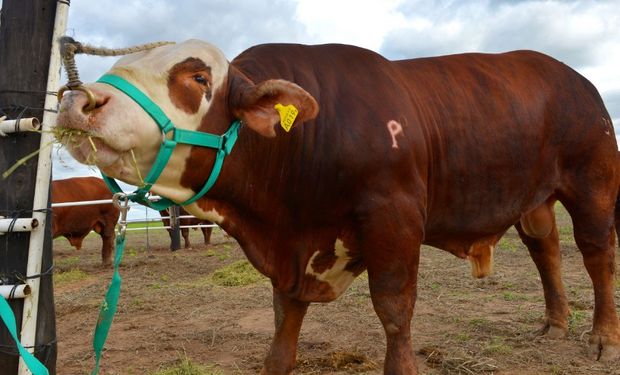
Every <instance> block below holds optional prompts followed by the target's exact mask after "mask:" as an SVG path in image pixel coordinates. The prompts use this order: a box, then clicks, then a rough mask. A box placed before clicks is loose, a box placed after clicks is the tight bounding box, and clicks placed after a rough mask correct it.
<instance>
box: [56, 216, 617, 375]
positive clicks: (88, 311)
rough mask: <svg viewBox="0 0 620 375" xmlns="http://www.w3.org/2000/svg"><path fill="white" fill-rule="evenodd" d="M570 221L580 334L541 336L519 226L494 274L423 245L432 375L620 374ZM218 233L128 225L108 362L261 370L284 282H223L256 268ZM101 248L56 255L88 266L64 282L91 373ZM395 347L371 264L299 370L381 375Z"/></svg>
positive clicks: (422, 325) (105, 278) (568, 261)
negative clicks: (592, 354)
mask: <svg viewBox="0 0 620 375" xmlns="http://www.w3.org/2000/svg"><path fill="white" fill-rule="evenodd" d="M558 222H559V223H560V228H561V231H560V232H561V241H562V256H563V278H564V282H565V287H566V290H567V297H568V299H569V303H570V307H571V315H570V322H569V324H570V326H569V335H568V337H567V338H566V339H561V340H550V339H546V338H544V337H540V336H539V335H538V334H537V330H538V329H539V328H540V326H541V324H542V321H543V318H544V311H545V307H544V299H543V297H542V287H541V284H540V279H539V275H538V272H537V271H536V268H535V266H534V264H533V262H532V260H531V259H530V257H529V255H528V253H527V250H526V249H525V247H524V246H523V244H522V243H521V242H520V240H519V238H518V235H517V234H516V232H515V231H514V230H510V231H509V232H508V233H507V234H506V236H505V237H504V238H503V239H502V241H501V243H500V246H499V248H498V250H497V252H496V259H495V273H494V275H492V276H490V277H489V278H487V279H482V280H475V279H472V278H471V276H470V269H469V268H470V266H469V263H468V262H464V261H463V260H461V259H457V258H455V257H453V256H452V255H450V254H448V253H446V252H443V251H439V250H437V249H433V248H430V247H423V249H422V256H421V264H420V271H419V278H418V279H419V281H418V299H417V303H416V308H415V315H414V318H413V322H412V337H413V346H414V350H415V351H416V357H417V361H418V366H419V368H420V374H423V375H440V374H441V375H443V374H491V373H493V374H508V375H515V374H518V375H534V374H571V375H585V374H588V375H589V374H620V362H616V363H599V362H596V361H593V360H590V359H589V358H588V356H587V348H588V345H587V339H588V333H587V332H588V331H589V330H590V329H591V324H592V312H593V293H592V288H591V282H590V279H589V277H588V276H587V273H586V272H585V269H584V267H583V261H582V258H581V255H580V254H579V252H578V250H577V248H576V246H575V244H574V242H573V241H572V233H571V230H570V219H569V218H568V216H567V215H566V213H565V211H563V210H561V211H559V212H558ZM566 228H569V229H566ZM190 235H192V236H199V233H198V232H194V231H190ZM213 241H214V242H215V243H214V245H212V246H209V247H208V248H204V247H202V246H199V247H196V248H193V249H189V250H180V251H178V252H174V253H171V252H170V251H168V245H169V238H168V234H167V232H165V231H151V232H150V238H149V240H148V243H149V244H150V247H149V248H147V247H146V243H147V241H146V234H145V233H144V232H142V233H141V232H130V234H128V239H127V249H128V251H127V256H126V258H125V259H124V261H123V265H122V268H121V275H122V277H123V287H122V293H121V299H120V305H119V310H118V313H117V316H116V318H115V320H114V324H113V326H112V330H111V332H110V336H109V338H108V343H107V345H106V348H107V351H106V354H105V356H104V360H103V363H102V366H103V367H104V369H105V370H104V371H105V372H106V374H108V375H114V374H123V375H125V374H153V373H154V372H156V371H162V370H163V369H169V368H174V367H175V366H179V365H181V364H182V363H181V362H180V359H179V350H180V348H183V352H184V353H185V352H186V353H187V354H186V355H187V357H188V358H191V362H192V363H193V364H194V365H202V366H203V367H205V368H206V369H207V370H212V371H220V370H221V372H222V373H223V374H256V373H258V372H259V371H260V368H261V364H262V361H263V358H264V355H265V353H266V352H267V350H268V348H269V343H270V340H271V337H272V335H273V312H272V307H271V301H272V294H271V287H270V285H269V283H268V282H260V281H259V282H253V283H250V284H246V285H244V286H242V287H238V286H227V287H221V286H218V285H214V283H213V282H212V281H211V278H212V275H214V274H217V273H223V274H228V272H229V271H230V270H237V271H236V272H238V273H240V274H241V275H246V274H247V273H250V272H253V270H252V269H251V267H249V265H248V264H247V261H246V260H245V257H244V256H243V254H242V252H241V251H240V249H239V248H238V246H237V245H236V243H234V242H233V241H232V240H231V239H227V238H224V237H223V236H222V235H221V232H219V231H215V232H214V236H213ZM100 245H101V242H100V239H99V237H98V236H96V235H91V236H88V237H87V238H86V239H85V241H84V250H83V251H82V252H76V251H75V250H73V249H70V248H69V247H68V245H67V242H66V241H62V240H61V239H58V240H56V241H55V250H54V252H55V261H56V263H57V264H61V265H63V269H65V270H71V269H79V270H81V271H83V272H84V273H86V274H87V275H89V278H87V279H84V280H82V281H78V282H74V283H72V282H63V283H61V284H59V285H58V287H57V288H56V287H55V293H56V296H55V299H56V305H57V325H58V337H59V350H58V353H59V360H58V372H59V373H62V374H64V373H88V372H90V369H91V367H92V350H91V343H90V339H91V337H92V336H91V335H92V329H93V327H94V324H95V320H96V318H97V308H98V305H99V303H100V301H101V298H102V297H103V295H104V294H105V288H106V287H107V285H108V283H109V280H110V276H111V270H109V269H101V267H100V265H99V264H100V254H99V249H100V247H101V246H100ZM130 249H133V251H130ZM131 254H133V255H131ZM77 256H79V262H77V264H76V259H75V258H76V257H77ZM222 270H225V271H222ZM246 276H247V275H246ZM233 279H234V278H233ZM265 280H266V279H265ZM616 301H620V292H619V291H616ZM384 354H385V335H384V332H383V327H382V326H381V324H380V322H379V320H378V318H377V316H376V314H375V313H374V310H373V307H372V303H371V300H370V293H369V290H368V280H367V277H366V274H365V273H364V274H362V275H360V277H358V279H356V280H355V281H354V282H353V284H352V285H351V287H350V288H349V289H348V290H347V291H346V292H345V293H344V294H343V295H342V296H341V297H340V298H339V299H338V300H336V301H334V302H332V303H329V304H312V305H311V306H310V308H309V310H308V314H307V315H306V318H305V320H304V326H303V327H302V331H301V335H300V339H299V349H298V362H297V369H296V373H297V374H338V375H344V374H351V373H364V374H373V375H378V374H381V373H382V368H383V356H384ZM210 366H211V367H210ZM212 366H217V367H212ZM158 375H160V374H158ZM201 375H202V374H201Z"/></svg>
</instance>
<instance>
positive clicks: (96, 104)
mask: <svg viewBox="0 0 620 375" xmlns="http://www.w3.org/2000/svg"><path fill="white" fill-rule="evenodd" d="M109 100H110V96H109V95H106V94H104V93H101V92H97V91H95V90H92V89H91V88H87V87H84V86H81V87H80V88H78V89H73V90H70V91H67V92H65V94H64V95H63V97H62V102H61V104H62V107H64V108H65V109H69V110H78V109H79V110H80V111H81V112H82V113H84V114H88V113H89V112H92V111H95V110H97V109H100V108H101V107H103V106H104V105H105V104H106V103H107V102H108V101H109Z"/></svg>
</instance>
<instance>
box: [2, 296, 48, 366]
mask: <svg viewBox="0 0 620 375" xmlns="http://www.w3.org/2000/svg"><path fill="white" fill-rule="evenodd" d="M0 318H2V321H3V322H4V324H5V325H6V327H7V328H8V329H9V333H10V334H11V336H12V337H13V340H15V345H16V346H17V350H18V351H19V355H21V356H22V359H23V360H24V363H26V366H28V369H29V370H30V372H32V374H33V375H48V374H49V372H48V371H47V368H46V367H45V366H44V365H43V364H42V363H41V362H40V361H39V360H38V359H37V358H36V357H35V356H34V355H32V354H31V353H30V352H29V351H27V350H26V348H24V347H23V346H22V344H21V342H19V339H18V338H17V324H16V323H15V315H13V310H12V309H11V306H9V304H8V303H7V302H6V300H5V299H4V297H2V298H0Z"/></svg>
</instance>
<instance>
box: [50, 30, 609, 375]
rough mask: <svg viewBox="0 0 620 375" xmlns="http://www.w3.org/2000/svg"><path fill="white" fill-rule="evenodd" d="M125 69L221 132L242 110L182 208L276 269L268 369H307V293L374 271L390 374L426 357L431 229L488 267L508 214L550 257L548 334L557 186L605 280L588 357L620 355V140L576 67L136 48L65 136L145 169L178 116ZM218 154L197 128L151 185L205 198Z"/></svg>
mask: <svg viewBox="0 0 620 375" xmlns="http://www.w3.org/2000/svg"><path fill="white" fill-rule="evenodd" d="M122 80H124V81H122ZM127 81H128V82H130V83H131V84H133V85H134V86H135V87H138V88H139V89H140V90H141V91H142V92H143V93H144V95H148V96H149V97H150V98H151V99H152V100H153V101H155V102H156V103H157V105H158V106H159V107H160V109H161V111H163V112H164V113H165V115H166V117H167V118H168V119H169V120H170V121H172V122H173V123H174V124H175V126H176V127H178V128H180V129H183V130H186V131H187V130H188V131H199V132H200V133H211V134H217V135H220V134H225V133H226V132H227V131H231V130H230V129H232V131H234V129H236V127H237V124H239V122H238V121H241V124H242V125H241V129H240V130H239V133H238V135H239V137H238V140H237V143H236V144H235V146H234V149H232V152H231V153H230V155H229V156H227V157H226V159H225V161H224V164H223V167H222V169H221V173H220V174H219V178H218V179H217V181H216V182H215V183H214V185H213V187H212V188H211V189H210V190H209V191H208V192H207V193H206V194H205V195H204V196H203V197H202V198H200V199H198V200H197V201H196V202H195V203H191V204H188V205H187V206H186V207H185V209H186V210H187V211H189V212H191V213H192V214H194V215H195V216H197V217H200V218H204V219H209V220H211V221H214V222H215V223H217V224H218V225H219V226H220V227H222V228H223V229H224V230H225V231H226V232H228V233H229V234H230V235H231V236H233V237H235V239H237V241H238V242H239V244H240V246H241V247H242V249H243V251H244V252H245V254H246V255H247V257H248V259H249V261H250V262H251V263H252V264H253V265H254V266H255V267H256V268H257V269H258V270H259V271H260V272H261V273H263V274H264V275H266V276H268V277H269V278H270V279H271V283H272V286H273V306H274V311H275V317H276V318H275V336H274V338H273V341H272V344H271V349H270V350H269V352H268V354H267V357H266V359H265V362H264V364H263V368H262V370H261V374H289V373H291V372H292V371H293V369H294V367H295V360H296V350H297V342H298V338H299V332H300V329H301V325H302V321H303V319H304V316H305V314H306V311H307V308H308V305H309V303H310V302H327V301H331V300H333V299H335V298H337V297H338V296H339V295H341V294H342V293H343V292H344V291H345V290H346V288H347V287H348V286H349V285H350V283H351V282H352V281H353V280H354V279H355V277H356V276H358V275H359V274H360V273H362V272H363V271H364V270H367V271H368V282H369V286H370V297H371V299H372V302H373V306H374V309H375V311H376V313H377V315H378V317H379V320H380V321H381V323H382V325H383V328H384V331H385V335H386V347H387V349H386V356H385V362H384V372H385V373H386V374H416V373H417V368H416V365H415V354H414V350H413V346H412V332H411V317H412V315H413V310H414V304H415V301H416V298H417V293H418V289H417V285H418V284H417V276H418V266H419V259H420V245H421V244H428V245H432V246H434V247H437V248H440V249H443V250H446V251H449V252H450V253H452V254H454V255H456V256H458V257H460V258H463V259H469V260H470V261H471V263H472V266H473V267H472V271H473V274H474V275H475V276H476V277H483V276H486V275H488V274H489V273H490V272H491V268H492V257H493V251H494V249H495V246H496V244H497V242H498V240H499V239H500V238H501V236H502V235H503V234H504V233H505V232H506V231H507V230H508V229H509V228H510V227H511V226H516V228H517V230H518V231H519V235H520V236H521V239H522V241H523V242H524V243H525V244H526V245H527V248H528V250H529V253H530V256H531V257H532V259H533V261H534V263H535V264H536V267H537V268H538V271H539V273H540V280H541V282H542V285H543V291H544V297H545V303H546V309H545V320H544V324H545V326H544V334H546V335H548V337H550V338H555V337H561V336H564V335H566V333H567V332H568V317H569V303H568V302H569V297H568V296H567V295H566V293H565V290H564V286H563V283H562V278H561V252H560V245H559V235H558V229H557V226H556V221H555V216H554V211H553V207H554V203H555V202H556V201H560V202H561V203H562V204H563V205H564V206H565V207H566V209H567V210H568V212H569V214H570V216H571V218H572V221H573V230H574V237H575V242H576V243H577V246H578V247H579V250H580V251H581V254H582V256H583V261H584V264H585V268H586V270H587V272H588V275H589V276H590V278H591V280H592V285H593V289H594V314H593V326H592V331H591V332H590V334H589V344H590V351H591V354H592V355H593V356H594V358H597V359H600V360H605V361H609V360H614V359H616V358H618V357H620V324H619V322H618V314H617V311H616V303H615V300H614V286H615V285H614V284H615V282H616V281H615V277H616V274H615V263H616V260H615V249H614V248H615V246H614V210H615V206H616V198H617V196H618V187H619V184H620V165H619V163H618V161H617V156H616V155H617V152H618V147H617V144H616V138H615V136H614V129H613V125H612V122H611V119H610V116H609V114H608V112H607V110H606V109H605V106H604V104H603V101H602V99H601V97H600V95H599V93H598V92H597V90H596V88H595V87H594V86H593V85H592V84H591V83H590V82H588V80H586V79H585V78H584V77H583V76H581V75H580V74H578V73H577V72H575V71H574V70H573V69H571V68H570V67H568V66H566V65H565V64H563V63H561V62H559V61H557V60H555V59H553V58H551V57H549V56H546V55H543V54H541V53H537V52H533V51H514V52H508V53H501V54H481V53H468V54H457V55H449V56H441V57H427V58H418V59H411V60H399V61H390V60H388V59H386V58H384V57H382V56H381V55H379V54H377V53H374V52H372V51H368V50H365V49H361V48H357V47H353V46H346V45H336V44H327V45H318V46H304V45H296V44H264V45H260V46H256V47H252V48H250V49H248V50H246V51H244V52H242V53H241V54H240V55H239V56H237V57H236V58H235V59H234V60H233V61H232V62H229V61H227V59H226V58H225V56H224V54H223V53H222V52H221V51H220V50H219V49H218V48H217V47H215V46H213V45H211V44H209V43H206V42H201V41H196V40H192V41H188V42H184V43H180V44H176V45H167V46H163V47H158V48H156V49H153V50H150V51H146V52H140V53H136V54H133V55H131V56H128V57H125V58H122V59H120V60H119V61H118V62H117V63H116V64H115V65H114V66H113V67H112V69H111V70H110V72H109V74H108V75H107V76H105V77H103V79H102V81H101V82H99V83H93V84H88V85H85V87H86V88H88V89H89V90H90V91H91V92H92V94H93V95H94V98H95V100H94V101H93V103H92V106H93V107H94V109H93V110H91V111H89V110H87V109H86V108H87V107H88V105H89V102H88V101H89V99H88V97H87V95H86V94H85V93H84V92H82V91H72V92H71V93H69V94H67V95H65V96H64V98H63V99H62V105H61V111H60V113H59V117H58V124H59V126H61V127H64V128H68V129H76V130H79V131H80V132H77V133H78V134H81V135H82V136H81V137H82V138H71V141H69V139H64V140H63V142H64V144H65V146H66V147H67V148H68V149H69V151H70V152H71V153H72V155H73V156H74V157H76V158H77V159H78V160H79V161H81V162H83V163H89V162H90V163H92V162H94V163H95V164H97V165H98V166H99V168H101V170H102V171H104V173H106V174H108V175H109V176H112V177H115V178H119V179H121V180H123V181H125V182H129V183H132V184H134V185H135V184H139V183H140V174H139V173H138V172H136V170H137V168H132V167H131V166H132V165H138V166H139V167H140V168H141V169H142V170H143V171H147V170H149V168H150V167H151V166H152V165H153V164H154V161H155V160H156V159H155V158H156V154H157V150H159V149H160V147H161V145H162V132H161V130H160V129H159V127H158V126H157V125H156V123H155V121H153V119H154V118H158V119H161V117H162V116H161V113H158V115H157V116H155V115H153V117H151V115H149V114H148V113H147V112H146V111H145V110H144V109H143V108H144V107H141V106H140V105H139V104H138V103H137V102H136V101H134V100H133V99H132V98H131V97H130V96H129V95H126V94H125V92H128V91H129V90H124V91H121V90H120V89H119V87H120V86H121V85H119V84H118V82H127ZM289 106H294V107H295V108H292V107H289ZM287 108H288V109H287ZM295 109H297V111H295ZM161 123H163V122H161ZM169 123H170V122H167V123H166V124H169ZM295 124H296V126H295ZM280 125H282V126H280ZM290 125H293V127H292V128H290ZM170 133H172V132H170ZM167 134H168V133H167ZM87 136H90V137H92V139H93V140H94V142H95V144H96V146H97V155H96V156H97V157H95V158H92V157H91V158H89V157H88V156H89V154H90V153H91V151H92V148H93V147H90V146H89V138H88V137H87ZM179 139H180V138H179ZM167 143H169V142H167ZM129 151H132V153H131V155H134V154H135V158H136V159H135V162H133V161H132V158H131V156H130V153H129ZM224 151H227V150H224ZM222 152H223V151H221V152H219V155H222ZM214 160H216V152H215V151H214V150H213V149H210V148H206V147H200V146H187V145H182V146H180V147H179V148H177V149H175V151H174V154H173V156H172V157H171V158H170V160H169V162H168V164H167V167H166V168H165V170H164V171H163V173H162V174H161V176H160V177H159V180H158V181H157V183H156V184H155V185H153V189H152V191H153V192H154V193H155V194H160V195H162V196H164V197H167V198H170V199H172V200H174V201H176V202H184V201H186V200H189V199H190V198H192V197H193V196H194V194H195V193H197V192H199V191H200V190H201V189H202V187H203V186H204V185H205V181H208V179H209V176H211V175H212V172H211V169H212V167H213V165H214V164H215V162H214ZM132 163H133V164H132ZM454 313H455V314H458V313H459V312H458V311H455V312H454Z"/></svg>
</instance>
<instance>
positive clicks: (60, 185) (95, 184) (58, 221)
mask: <svg viewBox="0 0 620 375" xmlns="http://www.w3.org/2000/svg"><path fill="white" fill-rule="evenodd" d="M111 198H112V193H111V192H110V190H109V189H108V187H107V186H106V184H105V182H103V180H102V179H100V178H96V177H75V178H68V179H66V180H55V181H52V203H64V202H79V201H93V200H101V199H111ZM119 212H120V211H119V209H118V208H117V207H116V206H114V205H113V204H111V203H110V204H97V205H88V206H73V207H55V208H54V209H52V237H53V238H56V237H60V236H64V237H66V238H67V239H68V240H69V243H71V245H72V246H74V247H75V248H76V249H78V250H80V248H81V247H82V240H84V237H86V236H87V235H88V233H90V231H91V230H94V231H95V232H97V233H98V234H99V235H100V236H101V240H102V242H103V244H102V246H101V263H102V264H103V265H110V264H111V261H112V248H113V246H114V228H115V226H116V223H117V222H118V217H119Z"/></svg>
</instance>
